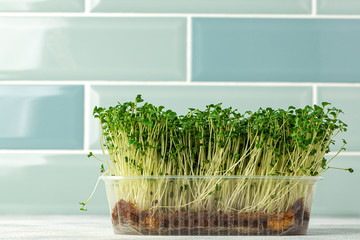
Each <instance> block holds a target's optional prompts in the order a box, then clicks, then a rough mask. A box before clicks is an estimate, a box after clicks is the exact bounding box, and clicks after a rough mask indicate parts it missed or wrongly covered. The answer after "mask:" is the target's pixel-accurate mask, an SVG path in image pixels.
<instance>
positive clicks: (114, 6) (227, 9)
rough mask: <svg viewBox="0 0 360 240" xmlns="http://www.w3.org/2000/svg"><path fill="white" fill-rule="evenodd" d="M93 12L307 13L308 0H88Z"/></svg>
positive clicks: (309, 9) (309, 7) (308, 10)
mask: <svg viewBox="0 0 360 240" xmlns="http://www.w3.org/2000/svg"><path fill="white" fill-rule="evenodd" d="M91 8H92V11H94V12H142V13H144V12H146V13H149V12H150V13H255V14H264V13H271V14H284V13H287V14H290V13H292V14H298V13H310V12H311V1H310V0H221V1H209V0H173V1H169V0H91Z"/></svg>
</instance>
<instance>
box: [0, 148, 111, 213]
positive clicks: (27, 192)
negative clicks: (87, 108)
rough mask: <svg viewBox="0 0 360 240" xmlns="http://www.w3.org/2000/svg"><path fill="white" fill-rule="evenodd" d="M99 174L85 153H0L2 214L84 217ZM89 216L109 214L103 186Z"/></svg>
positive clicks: (98, 166) (93, 162)
mask: <svg viewBox="0 0 360 240" xmlns="http://www.w3.org/2000/svg"><path fill="white" fill-rule="evenodd" d="M99 175H100V164H99V162H98V161H96V160H94V159H88V158H87V156H85V154H81V155H80V154H78V155H75V154H64V155H55V154H54V155H53V154H0V189H1V192H2V194H1V198H0V214H84V212H81V211H80V210H79V206H80V205H79V202H83V201H86V200H87V198H88V197H89V195H90V193H91V192H92V190H93V187H94V186H95V183H96V181H97V178H98V176H99ZM87 209H88V212H87V214H97V213H101V214H106V213H108V204H107V201H106V196H105V190H104V186H103V183H102V182H101V183H100V184H99V187H98V189H97V191H96V193H95V194H94V197H93V198H92V199H91V202H90V203H89V205H88V207H87Z"/></svg>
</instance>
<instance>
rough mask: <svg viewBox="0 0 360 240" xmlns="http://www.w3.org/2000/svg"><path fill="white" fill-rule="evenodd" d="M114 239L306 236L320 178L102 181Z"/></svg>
mask: <svg viewBox="0 0 360 240" xmlns="http://www.w3.org/2000/svg"><path fill="white" fill-rule="evenodd" d="M102 179H103V180H104V181H105V186H106V193H107V198H108V202H109V206H110V212H111V219H112V224H113V228H114V232H115V233H116V234H126V235H129V234H136V235H302V234H305V233H306V231H307V228H308V224H309V220H310V212H311V205H312V202H313V197H314V193H315V186H316V182H317V181H318V180H319V179H321V177H279V176H227V177H223V176H156V177H155V176H151V177H102Z"/></svg>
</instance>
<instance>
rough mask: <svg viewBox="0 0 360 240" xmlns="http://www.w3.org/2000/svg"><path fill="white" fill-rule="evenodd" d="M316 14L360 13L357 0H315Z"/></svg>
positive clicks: (359, 2) (359, 4)
mask: <svg viewBox="0 0 360 240" xmlns="http://www.w3.org/2000/svg"><path fill="white" fill-rule="evenodd" d="M317 12H318V14H360V1H359V0H317Z"/></svg>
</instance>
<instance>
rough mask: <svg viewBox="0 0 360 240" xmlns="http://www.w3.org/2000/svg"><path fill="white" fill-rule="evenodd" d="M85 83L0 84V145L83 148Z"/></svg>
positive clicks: (23, 147) (4, 146) (29, 147)
mask: <svg viewBox="0 0 360 240" xmlns="http://www.w3.org/2000/svg"><path fill="white" fill-rule="evenodd" d="M83 99H84V90H83V87H82V86H60V85H51V86H46V85H32V86H30V85H0V109H1V111H2V114H1V117H0V125H1V126H2V127H0V149H81V148H82V147H83V135H84V131H83V128H84V127H83V119H84V110H83V109H84V103H83Z"/></svg>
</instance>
